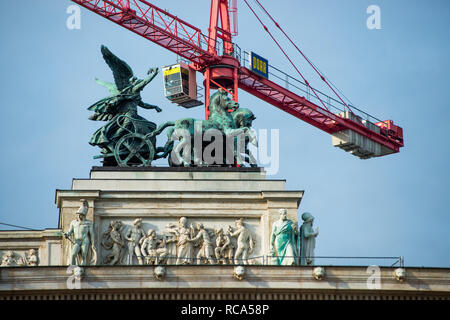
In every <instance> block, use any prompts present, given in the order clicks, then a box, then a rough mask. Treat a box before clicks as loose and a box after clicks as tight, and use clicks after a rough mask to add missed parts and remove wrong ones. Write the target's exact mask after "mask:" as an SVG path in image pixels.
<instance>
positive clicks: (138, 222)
mask: <svg viewBox="0 0 450 320" xmlns="http://www.w3.org/2000/svg"><path fill="white" fill-rule="evenodd" d="M133 225H135V226H136V227H140V226H141V225H142V219H141V218H137V219H135V220H134V221H133Z"/></svg>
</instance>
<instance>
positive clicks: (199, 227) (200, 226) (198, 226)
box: [196, 222, 205, 230]
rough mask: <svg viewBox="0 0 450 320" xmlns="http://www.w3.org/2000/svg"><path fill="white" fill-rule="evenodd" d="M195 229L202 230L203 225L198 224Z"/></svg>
mask: <svg viewBox="0 0 450 320" xmlns="http://www.w3.org/2000/svg"><path fill="white" fill-rule="evenodd" d="M196 227H197V230H202V229H203V228H204V227H205V226H204V225H203V223H201V222H198V223H197V225H196Z"/></svg>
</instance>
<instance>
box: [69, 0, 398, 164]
mask: <svg viewBox="0 0 450 320" xmlns="http://www.w3.org/2000/svg"><path fill="white" fill-rule="evenodd" d="M72 1H73V2H75V3H77V4H79V5H81V6H83V7H85V8H87V9H89V10H91V11H93V12H95V13H97V14H99V15H101V16H102V17H104V18H106V19H108V20H111V21H113V22H115V23H117V24H119V25H120V26H122V27H124V28H126V29H128V30H130V31H132V32H134V33H136V34H138V35H140V36H142V37H144V38H146V39H148V40H150V41H152V42H154V43H156V44H158V45H160V46H162V47H164V48H166V49H168V50H170V51H172V52H173V53H175V54H177V55H178V56H180V57H182V58H184V59H186V60H188V61H190V65H189V67H190V68H191V69H192V70H195V71H197V72H201V73H202V74H203V75H204V79H205V80H204V87H205V117H206V118H208V115H209V111H208V105H209V97H210V90H212V89H218V88H222V89H224V90H226V91H228V92H229V93H230V94H231V95H232V96H233V100H235V101H236V102H237V101H238V89H239V88H240V89H242V90H244V91H246V92H248V93H250V94H252V95H254V96H256V97H258V98H260V99H262V100H264V101H266V102H268V103H270V104H272V105H274V106H275V107H277V108H279V109H281V110H283V111H285V112H287V113H289V114H291V115H293V116H294V117H297V118H299V119H301V120H303V121H306V122H307V123H309V124H311V125H313V126H315V127H317V128H319V129H321V130H323V131H325V132H327V133H329V134H331V135H332V137H333V138H332V140H333V145H335V146H337V147H340V148H342V149H344V150H345V151H348V152H350V153H352V154H353V155H355V156H358V157H360V158H363V159H367V158H372V157H378V156H383V155H387V154H392V153H397V152H399V150H400V148H401V147H403V130H402V128H401V127H399V126H396V125H394V123H393V121H392V120H386V121H380V120H377V119H375V118H373V117H371V116H369V115H368V114H366V113H364V112H360V110H358V111H356V110H357V109H356V108H354V107H350V106H349V105H348V104H347V103H346V102H345V101H344V100H343V99H342V98H341V97H340V96H339V95H338V93H337V92H336V90H335V89H334V88H333V86H332V85H330V83H329V82H328V81H327V79H326V78H325V77H324V76H323V75H322V74H321V73H320V72H319V71H318V69H317V68H316V67H315V66H314V65H313V64H312V63H311V62H310V60H309V59H308V58H307V57H306V56H305V55H304V54H303V53H302V52H301V50H300V49H299V48H298V47H297V46H296V45H295V44H294V43H293V42H292V41H291V39H290V38H289V37H288V36H287V34H286V33H285V32H284V30H283V29H282V28H281V27H280V25H279V24H278V23H277V22H276V21H275V20H274V18H273V17H272V16H271V15H270V14H269V13H268V12H267V10H266V9H265V8H264V7H263V6H262V5H261V3H260V2H259V1H258V0H256V2H257V3H258V5H259V6H260V7H261V8H262V9H263V10H264V12H265V13H266V14H267V15H268V16H269V18H270V19H271V20H272V21H273V22H274V24H275V26H276V27H277V28H279V29H280V30H281V31H282V32H283V34H284V35H285V36H286V37H287V38H288V39H289V41H291V43H292V44H293V45H294V46H295V48H296V49H297V50H298V51H299V52H300V53H301V54H302V56H303V57H304V58H305V59H306V60H307V61H308V63H309V64H310V65H311V67H312V68H313V69H314V70H315V71H316V72H317V73H318V74H319V76H320V78H321V79H322V80H323V81H324V82H325V83H326V84H327V85H328V87H329V88H330V89H331V90H332V91H333V93H334V94H335V96H336V97H337V99H334V98H331V97H330V96H328V95H325V94H323V93H322V92H320V91H318V90H315V89H314V88H312V87H311V86H310V84H309V83H308V81H307V80H306V79H305V78H304V77H303V75H302V73H301V72H300V71H299V70H298V69H297V67H296V66H295V65H294V64H293V63H292V61H291V59H290V58H289V57H288V56H287V54H286V53H285V51H284V50H283V48H282V47H281V46H280V45H279V43H278V42H277V40H276V39H275V38H274V36H273V35H272V34H271V33H270V31H269V29H268V28H267V26H266V25H264V24H263V22H262V21H261V19H260V18H259V17H258V15H257V14H256V12H255V11H254V10H253V8H252V7H251V6H250V4H249V3H248V2H247V0H243V1H244V2H245V3H246V5H247V6H248V7H249V8H250V10H251V11H252V13H253V14H254V15H255V16H256V18H257V19H258V21H259V22H260V23H261V24H262V26H263V28H264V30H265V31H267V32H268V34H269V35H270V36H271V37H272V39H273V40H274V41H275V42H276V44H277V45H278V47H279V48H280V49H281V50H282V52H283V54H284V55H285V56H286V58H287V59H288V60H289V61H290V62H291V64H292V65H293V67H294V69H295V70H296V71H297V72H298V74H299V75H300V76H301V78H302V80H303V81H299V80H296V79H295V78H294V77H291V76H288V75H287V74H285V73H283V72H282V71H280V70H278V69H276V68H275V67H272V66H269V65H268V64H267V61H264V60H265V59H263V58H261V57H258V56H257V55H256V60H253V61H252V59H255V56H251V57H250V58H249V60H250V61H248V62H249V64H250V65H251V64H252V63H253V62H256V65H253V66H252V67H250V66H249V68H247V66H246V62H247V59H248V53H246V52H244V54H242V52H241V49H240V48H239V47H238V46H237V45H236V44H234V43H233V42H232V36H233V35H236V33H237V23H236V21H237V3H236V1H237V0H211V12H210V20H209V29H208V30H209V32H208V35H205V34H204V33H202V32H201V30H200V29H199V28H197V27H195V26H193V25H192V24H190V23H188V22H186V21H184V20H181V19H180V18H178V17H177V16H174V15H172V14H170V13H169V12H167V11H166V10H162V9H160V8H158V7H157V6H155V5H153V4H151V3H149V2H147V1H145V0H72ZM231 18H232V19H231ZM232 20H233V22H234V28H233V26H232ZM232 29H233V30H232ZM259 58H261V59H259ZM266 64H267V65H266ZM269 68H270V70H271V71H272V72H273V73H271V74H272V75H273V76H272V77H273V78H275V79H274V80H269V79H268V77H267V75H268V69H269ZM258 70H259V71H261V72H258ZM275 72H276V73H277V74H275ZM264 73H265V74H266V75H264ZM289 81H290V82H289ZM289 87H290V88H296V89H297V91H296V92H294V91H295V90H293V89H292V90H290V89H289ZM304 94H306V97H305V95H304ZM313 101H314V102H313ZM329 109H336V110H338V112H337V113H336V112H331V111H330V110H329ZM374 119H375V120H374Z"/></svg>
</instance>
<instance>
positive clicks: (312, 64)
mask: <svg viewBox="0 0 450 320" xmlns="http://www.w3.org/2000/svg"><path fill="white" fill-rule="evenodd" d="M244 1H245V0H244ZM255 2H256V3H257V4H258V6H259V7H260V8H261V9H262V10H263V11H264V13H265V14H266V15H267V16H268V17H269V18H270V20H272V22H273V23H274V24H275V26H276V27H277V28H278V29H280V31H281V32H282V33H283V35H284V36H285V37H286V38H287V39H288V40H289V42H290V43H291V44H292V45H293V46H294V47H295V49H296V50H297V51H298V52H299V53H300V54H301V55H302V56H303V58H304V59H305V60H306V61H307V62H308V64H309V65H310V66H311V67H312V68H313V70H314V71H315V72H316V73H317V74H318V75H319V77H320V79H321V80H322V81H323V82H325V83H326V85H327V86H328V87H329V88H330V89H331V90H332V91H333V93H334V94H335V95H336V97H338V98H339V100H341V102H342V103H343V104H344V105H345V106H346V107H347V109H348V110H350V112H351V113H353V111H352V110H351V108H350V107H349V105H348V104H347V103H346V102H345V101H344V100H343V99H342V98H341V96H340V95H339V94H338V93H337V92H336V91H335V90H334V88H336V90H337V91H339V92H341V91H340V90H339V89H338V88H337V87H336V86H335V85H334V84H333V83H331V81H330V80H329V79H327V77H325V75H324V74H323V73H322V72H321V71H320V70H319V68H318V67H317V66H316V65H314V63H312V61H311V60H310V59H309V58H308V57H307V56H306V55H305V54H304V53H303V51H302V50H301V49H300V48H299V47H298V46H297V44H295V42H294V41H292V39H291V38H290V37H289V35H288V34H287V33H286V32H285V31H284V30H283V28H282V27H281V26H280V24H279V23H278V22H277V21H276V20H275V19H274V18H273V17H272V15H271V14H270V13H269V12H268V11H267V10H266V8H265V7H264V6H263V5H262V4H261V2H259V0H255ZM333 87H334V88H333ZM341 94H342V92H341ZM342 95H343V94H342ZM343 96H344V97H345V95H343ZM345 98H346V97H345ZM346 99H347V100H348V101H350V100H349V99H348V98H346Z"/></svg>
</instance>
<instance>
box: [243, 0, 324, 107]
mask: <svg viewBox="0 0 450 320" xmlns="http://www.w3.org/2000/svg"><path fill="white" fill-rule="evenodd" d="M244 2H245V4H246V5H247V6H248V7H249V9H250V11H251V12H252V13H253V14H254V15H255V17H256V19H258V21H259V23H260V24H261V25H262V26H263V28H264V30H266V32H267V33H268V34H269V35H270V37H271V38H272V40H273V41H274V42H275V43H276V45H277V46H278V48H279V49H280V50H281V52H283V54H284V56H285V57H286V58H287V59H288V60H289V62H290V63H291V65H292V66H293V67H294V69H295V70H296V71H297V73H298V74H299V75H300V76H301V77H302V79H303V81H304V82H305V84H306V85H307V86H308V87H309V88H310V89H311V91H312V92H313V93H314V95H315V96H316V98H317V99H318V100H319V101H320V103H322V105H323V107H324V108H325V109H326V110H327V111H330V110H328V108H327V106H326V105H325V103H324V102H323V101H322V99H320V97H319V96H318V94H317V93H316V90H314V88H313V87H311V85H310V84H309V82H308V80H306V79H305V77H304V76H303V74H302V73H301V72H300V71H299V70H298V68H297V67H296V66H295V64H294V63H293V62H292V60H291V59H290V58H289V56H288V55H287V53H286V52H285V51H284V50H283V48H282V47H281V45H280V44H279V43H278V41H277V40H276V39H275V37H274V36H273V35H272V33H271V32H270V31H269V28H267V26H266V25H265V24H264V23H263V22H262V21H261V19H260V18H259V16H258V15H257V14H256V12H255V11H254V10H253V8H252V7H251V6H250V5H249V3H248V2H247V0H244Z"/></svg>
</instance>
